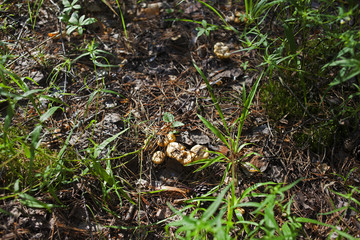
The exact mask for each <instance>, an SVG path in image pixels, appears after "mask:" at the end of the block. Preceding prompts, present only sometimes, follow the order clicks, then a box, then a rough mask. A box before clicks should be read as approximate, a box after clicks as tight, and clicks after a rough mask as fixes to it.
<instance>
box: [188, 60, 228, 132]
mask: <svg viewBox="0 0 360 240" xmlns="http://www.w3.org/2000/svg"><path fill="white" fill-rule="evenodd" d="M193 65H194V67H195V68H196V70H197V71H198V73H199V74H200V76H201V77H202V79H203V80H204V81H205V83H206V87H207V89H208V91H209V93H210V96H211V99H212V101H213V103H214V105H215V108H216V110H217V111H218V113H219V116H220V118H221V120H222V122H223V125H224V127H225V129H226V133H227V134H228V135H230V132H229V129H228V127H227V123H226V120H225V117H224V115H223V113H222V111H221V108H220V105H219V102H218V101H217V99H216V97H215V95H214V92H213V90H212V87H211V85H210V83H209V80H208V79H207V78H206V76H205V74H204V73H203V72H202V71H201V69H200V68H199V67H198V66H197V65H196V64H195V62H193Z"/></svg>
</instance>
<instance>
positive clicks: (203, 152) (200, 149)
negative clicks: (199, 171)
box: [190, 145, 209, 161]
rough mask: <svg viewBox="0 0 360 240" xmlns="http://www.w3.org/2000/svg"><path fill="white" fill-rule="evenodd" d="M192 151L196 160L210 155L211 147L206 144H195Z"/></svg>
mask: <svg viewBox="0 0 360 240" xmlns="http://www.w3.org/2000/svg"><path fill="white" fill-rule="evenodd" d="M190 151H191V152H192V153H193V154H194V161H196V160H200V159H206V158H208V157H209V152H208V151H209V149H208V148H207V147H205V146H201V145H195V146H193V147H192V148H191V149H190Z"/></svg>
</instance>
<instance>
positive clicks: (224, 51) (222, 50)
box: [214, 42, 231, 59]
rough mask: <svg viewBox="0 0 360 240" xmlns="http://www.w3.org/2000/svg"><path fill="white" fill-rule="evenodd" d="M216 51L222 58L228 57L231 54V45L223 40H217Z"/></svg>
mask: <svg viewBox="0 0 360 240" xmlns="http://www.w3.org/2000/svg"><path fill="white" fill-rule="evenodd" d="M214 53H215V55H216V56H217V57H218V58H220V59H226V58H229V57H230V56H231V53H230V49H229V47H228V46H226V45H225V43H222V42H217V43H216V44H215V45H214Z"/></svg>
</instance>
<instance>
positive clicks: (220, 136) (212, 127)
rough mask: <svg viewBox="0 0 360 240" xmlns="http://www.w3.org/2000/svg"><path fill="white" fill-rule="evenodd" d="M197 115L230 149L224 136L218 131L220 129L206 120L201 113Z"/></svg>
mask: <svg viewBox="0 0 360 240" xmlns="http://www.w3.org/2000/svg"><path fill="white" fill-rule="evenodd" d="M197 116H198V117H199V118H200V119H201V121H202V122H203V123H204V124H205V126H206V127H207V128H209V129H210V130H211V131H212V132H213V133H214V134H215V135H216V136H217V137H218V138H219V139H220V140H221V141H222V142H223V143H224V144H225V145H226V146H227V147H228V148H229V149H230V146H229V143H228V142H227V140H226V137H225V136H224V135H223V134H222V133H221V132H220V130H219V129H217V128H216V127H215V126H214V125H212V124H211V123H210V122H209V121H208V120H206V119H205V118H204V117H202V116H201V115H199V114H198V115H197Z"/></svg>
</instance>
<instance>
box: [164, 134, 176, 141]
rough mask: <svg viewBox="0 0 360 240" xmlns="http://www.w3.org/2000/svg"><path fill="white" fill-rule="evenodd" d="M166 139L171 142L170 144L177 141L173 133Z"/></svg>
mask: <svg viewBox="0 0 360 240" xmlns="http://www.w3.org/2000/svg"><path fill="white" fill-rule="evenodd" d="M166 138H167V139H168V140H169V143H171V142H175V141H176V136H175V134H174V133H173V132H169V133H168V134H167V135H166Z"/></svg>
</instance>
